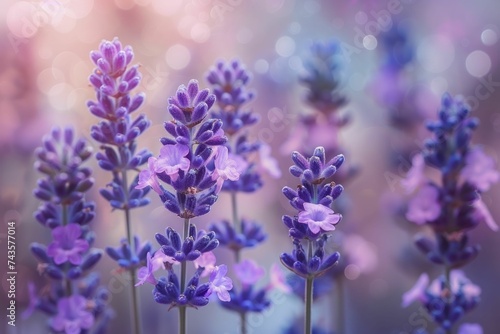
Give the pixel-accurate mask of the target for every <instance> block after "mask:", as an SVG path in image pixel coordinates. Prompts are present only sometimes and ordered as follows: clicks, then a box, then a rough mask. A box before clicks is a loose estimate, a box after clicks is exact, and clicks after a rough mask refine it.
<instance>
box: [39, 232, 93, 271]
mask: <svg viewBox="0 0 500 334" xmlns="http://www.w3.org/2000/svg"><path fill="white" fill-rule="evenodd" d="M81 235H82V229H81V227H80V225H77V224H68V225H65V226H58V227H56V228H55V229H53V230H52V239H53V241H52V243H51V244H50V245H49V247H48V248H47V255H48V256H50V257H53V258H54V262H55V264H58V265H59V264H62V263H65V262H68V261H69V262H70V263H72V264H75V265H78V264H80V263H81V262H82V254H83V253H85V252H86V251H87V250H88V249H89V243H88V242H87V240H84V239H80V237H81Z"/></svg>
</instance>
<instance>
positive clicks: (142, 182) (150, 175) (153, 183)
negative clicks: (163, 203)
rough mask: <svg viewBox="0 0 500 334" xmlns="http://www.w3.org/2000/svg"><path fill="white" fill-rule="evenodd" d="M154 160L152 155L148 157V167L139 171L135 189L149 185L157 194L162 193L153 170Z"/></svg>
mask: <svg viewBox="0 0 500 334" xmlns="http://www.w3.org/2000/svg"><path fill="white" fill-rule="evenodd" d="M156 160H157V159H156V158H154V157H150V158H149V159H148V167H147V169H144V170H142V171H141V172H140V173H139V182H137V186H136V187H135V189H142V188H146V187H151V188H153V190H154V191H155V192H156V193H157V194H158V195H162V194H163V191H162V190H161V187H160V183H159V182H158V177H157V176H156V172H155V163H156Z"/></svg>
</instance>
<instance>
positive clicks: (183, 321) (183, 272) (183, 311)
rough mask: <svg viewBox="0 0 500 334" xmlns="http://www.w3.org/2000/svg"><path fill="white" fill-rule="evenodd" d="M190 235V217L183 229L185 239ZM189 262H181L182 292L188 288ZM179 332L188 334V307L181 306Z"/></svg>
mask: <svg viewBox="0 0 500 334" xmlns="http://www.w3.org/2000/svg"><path fill="white" fill-rule="evenodd" d="M188 236H189V218H184V231H183V240H186V238H187V237H188ZM186 269H187V262H186V261H182V262H181V291H180V293H184V290H185V289H186V271H187V270H186ZM179 334H186V307H185V306H179Z"/></svg>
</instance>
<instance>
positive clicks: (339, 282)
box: [335, 275, 345, 333]
mask: <svg viewBox="0 0 500 334" xmlns="http://www.w3.org/2000/svg"><path fill="white" fill-rule="evenodd" d="M335 281H336V286H337V298H336V299H337V333H345V328H344V327H345V325H344V318H345V314H344V278H343V277H342V275H339V276H338V277H337V278H336V280H335Z"/></svg>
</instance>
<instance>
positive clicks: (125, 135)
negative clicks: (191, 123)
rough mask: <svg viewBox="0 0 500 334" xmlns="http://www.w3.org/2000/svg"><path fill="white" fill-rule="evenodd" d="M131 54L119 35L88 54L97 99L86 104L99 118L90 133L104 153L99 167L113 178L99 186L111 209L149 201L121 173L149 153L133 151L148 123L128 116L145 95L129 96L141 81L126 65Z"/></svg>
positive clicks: (142, 119)
mask: <svg viewBox="0 0 500 334" xmlns="http://www.w3.org/2000/svg"><path fill="white" fill-rule="evenodd" d="M133 57H134V53H133V51H132V48H131V47H130V46H125V47H122V45H121V43H120V41H119V40H118V38H115V39H114V40H113V41H106V40H103V41H102V42H101V44H100V46H99V50H95V51H92V52H91V53H90V58H91V59H92V61H93V62H94V64H95V65H96V66H97V68H96V69H95V70H94V72H93V73H92V74H91V75H90V77H89V81H90V83H91V84H92V86H93V87H94V89H95V91H96V99H97V101H89V102H88V103H87V106H88V108H89V110H90V112H91V113H92V114H94V115H95V116H97V117H99V118H101V119H102V121H101V122H100V123H99V124H98V125H94V126H92V129H91V136H92V138H94V139H95V140H96V141H98V142H100V143H102V144H103V145H102V146H101V147H102V149H103V152H99V153H97V154H96V158H97V160H98V162H99V166H100V167H101V168H103V169H104V170H107V171H111V172H113V181H112V182H111V183H110V184H109V185H108V187H109V188H111V190H108V189H102V190H101V194H102V196H103V197H104V198H105V199H106V200H108V201H109V202H110V204H111V206H112V207H113V208H115V209H121V210H125V209H129V208H134V207H139V206H144V205H147V204H148V203H149V200H148V199H147V198H145V195H146V194H147V192H148V191H147V190H146V191H142V190H139V189H137V190H135V186H136V184H137V182H138V180H137V178H135V179H134V180H133V182H132V186H130V185H129V184H127V182H126V179H125V178H124V175H122V174H121V173H125V172H126V171H127V170H134V169H137V167H139V166H141V165H143V164H144V163H146V162H147V161H148V158H149V157H150V156H151V154H150V153H149V152H148V151H147V150H141V151H139V152H136V148H137V144H136V139H137V137H138V136H139V135H141V134H142V133H143V132H144V131H145V130H146V129H147V128H148V127H149V126H150V122H149V120H147V118H146V117H145V116H144V115H140V116H138V117H137V118H136V119H135V120H133V119H132V116H131V114H132V113H133V112H134V111H136V110H137V109H139V107H140V106H141V105H142V103H143V102H144V98H145V96H144V94H143V93H138V94H135V95H133V96H132V95H131V91H132V90H133V89H134V88H136V87H137V86H138V85H139V83H140V80H141V75H140V73H139V71H138V69H137V68H138V66H133V67H131V68H127V66H128V65H129V64H130V63H131V61H132V59H133ZM134 190H135V191H134ZM127 194H128V195H127Z"/></svg>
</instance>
